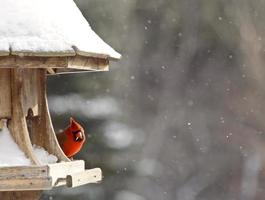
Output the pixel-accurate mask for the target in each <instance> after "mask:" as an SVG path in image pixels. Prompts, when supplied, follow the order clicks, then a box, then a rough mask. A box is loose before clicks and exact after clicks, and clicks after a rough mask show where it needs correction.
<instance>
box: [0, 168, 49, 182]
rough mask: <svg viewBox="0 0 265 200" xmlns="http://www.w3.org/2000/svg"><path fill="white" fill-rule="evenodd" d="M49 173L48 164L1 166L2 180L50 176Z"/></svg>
mask: <svg viewBox="0 0 265 200" xmlns="http://www.w3.org/2000/svg"><path fill="white" fill-rule="evenodd" d="M48 175H49V174H48V166H14V167H1V168H0V180H1V179H4V178H25V177H32V176H35V177H48ZM0 184H1V182H0Z"/></svg>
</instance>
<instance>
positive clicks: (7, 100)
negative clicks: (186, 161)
mask: <svg viewBox="0 0 265 200" xmlns="http://www.w3.org/2000/svg"><path fill="white" fill-rule="evenodd" d="M119 58H120V54H119V53H117V52H116V51H115V50H113V49H112V48H111V47H110V46H108V45H107V44H106V43H105V42H104V41H103V40H102V39H100V38H99V36H97V35H96V34H95V33H94V32H93V30H92V29H91V28H90V26H89V24H88V23H87V21H86V20H85V18H84V17H83V16H82V14H81V12H80V11H79V9H78V8H77V7H76V5H75V3H74V2H73V1H72V0H19V1H10V0H2V1H1V7H0V93H1V95H0V120H8V128H9V130H10V132H11V135H12V137H13V139H14V141H15V142H16V143H17V144H18V146H19V147H20V149H21V150H22V151H23V152H24V153H25V155H26V156H27V157H28V158H29V159H30V160H31V162H32V164H33V165H32V166H15V167H0V191H1V193H0V199H5V200H6V199H7V200H8V199H27V200H31V199H38V198H39V195H40V194H41V191H43V190H50V189H52V188H53V187H57V186H63V185H64V186H68V187H76V186H79V185H83V184H87V183H96V182H99V181H101V179H102V175H101V170H100V169H99V168H95V169H90V170H86V169H85V165H84V161H82V160H81V161H80V160H78V161H71V160H69V159H68V158H67V157H66V156H65V155H64V153H63V151H62V150H61V148H60V146H59V144H58V141H57V139H56V134H55V132H54V129H53V125H52V121H51V118H50V114H49V109H48V104H47V96H46V77H47V75H49V74H58V73H71V72H82V71H106V70H108V66H109V60H110V59H114V60H115V59H116V60H117V59H119ZM33 144H36V145H38V146H41V147H43V148H44V149H45V150H46V151H48V152H49V153H50V154H53V155H55V156H57V157H58V159H59V161H58V163H55V164H48V165H42V164H41V163H40V161H39V160H38V158H37V156H36V155H34V153H33V146H32V145H33ZM0 154H1V152H0Z"/></svg>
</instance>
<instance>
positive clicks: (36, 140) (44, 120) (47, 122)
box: [28, 69, 70, 161]
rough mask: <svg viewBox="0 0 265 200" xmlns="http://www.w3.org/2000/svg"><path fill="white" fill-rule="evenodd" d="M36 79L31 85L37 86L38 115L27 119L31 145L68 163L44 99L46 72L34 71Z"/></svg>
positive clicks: (43, 70) (45, 98) (42, 70)
mask: <svg viewBox="0 0 265 200" xmlns="http://www.w3.org/2000/svg"><path fill="white" fill-rule="evenodd" d="M36 70H37V72H38V78H37V80H36V81H35V82H32V84H38V85H39V87H38V90H39V91H40V92H39V93H38V94H37V95H38V105H39V106H38V107H39V115H38V116H36V117H32V118H30V117H28V121H30V122H29V123H30V124H31V127H30V128H29V129H30V137H31V141H32V144H36V145H38V146H41V147H44V148H45V150H46V151H48V152H49V153H50V154H53V155H55V156H57V157H58V159H59V160H60V161H70V160H69V159H68V158H67V157H66V156H65V154H64V153H63V151H62V149H61V147H60V145H59V143H58V141H57V138H56V134H55V132H54V129H53V126H52V121H51V118H50V113H49V109H48V102H47V97H46V70H45V69H36Z"/></svg>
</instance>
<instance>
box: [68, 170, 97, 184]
mask: <svg viewBox="0 0 265 200" xmlns="http://www.w3.org/2000/svg"><path fill="white" fill-rule="evenodd" d="M101 180H102V171H101V169H100V168H95V169H90V170H85V171H83V172H79V173H73V174H70V175H67V177H66V182H67V186H68V187H77V186H81V185H85V184H88V183H98V182H100V181H101Z"/></svg>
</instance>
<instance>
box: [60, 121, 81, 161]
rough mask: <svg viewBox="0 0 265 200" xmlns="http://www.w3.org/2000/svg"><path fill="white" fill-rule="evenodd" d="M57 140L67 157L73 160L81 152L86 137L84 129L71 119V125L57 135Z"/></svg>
mask: <svg viewBox="0 0 265 200" xmlns="http://www.w3.org/2000/svg"><path fill="white" fill-rule="evenodd" d="M57 139H58V141H59V144H60V146H61V148H62V150H63V151H64V153H65V155H66V156H67V157H68V158H71V157H73V156H74V155H75V154H77V153H78V152H79V151H80V149H81V148H82V146H83V144H84V142H85V140H86V136H85V133H84V129H83V127H82V126H81V125H80V124H79V123H77V122H76V121H75V120H74V119H73V118H72V117H71V118H70V125H69V126H68V127H67V128H66V129H65V130H64V131H63V132H61V133H59V134H57Z"/></svg>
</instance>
